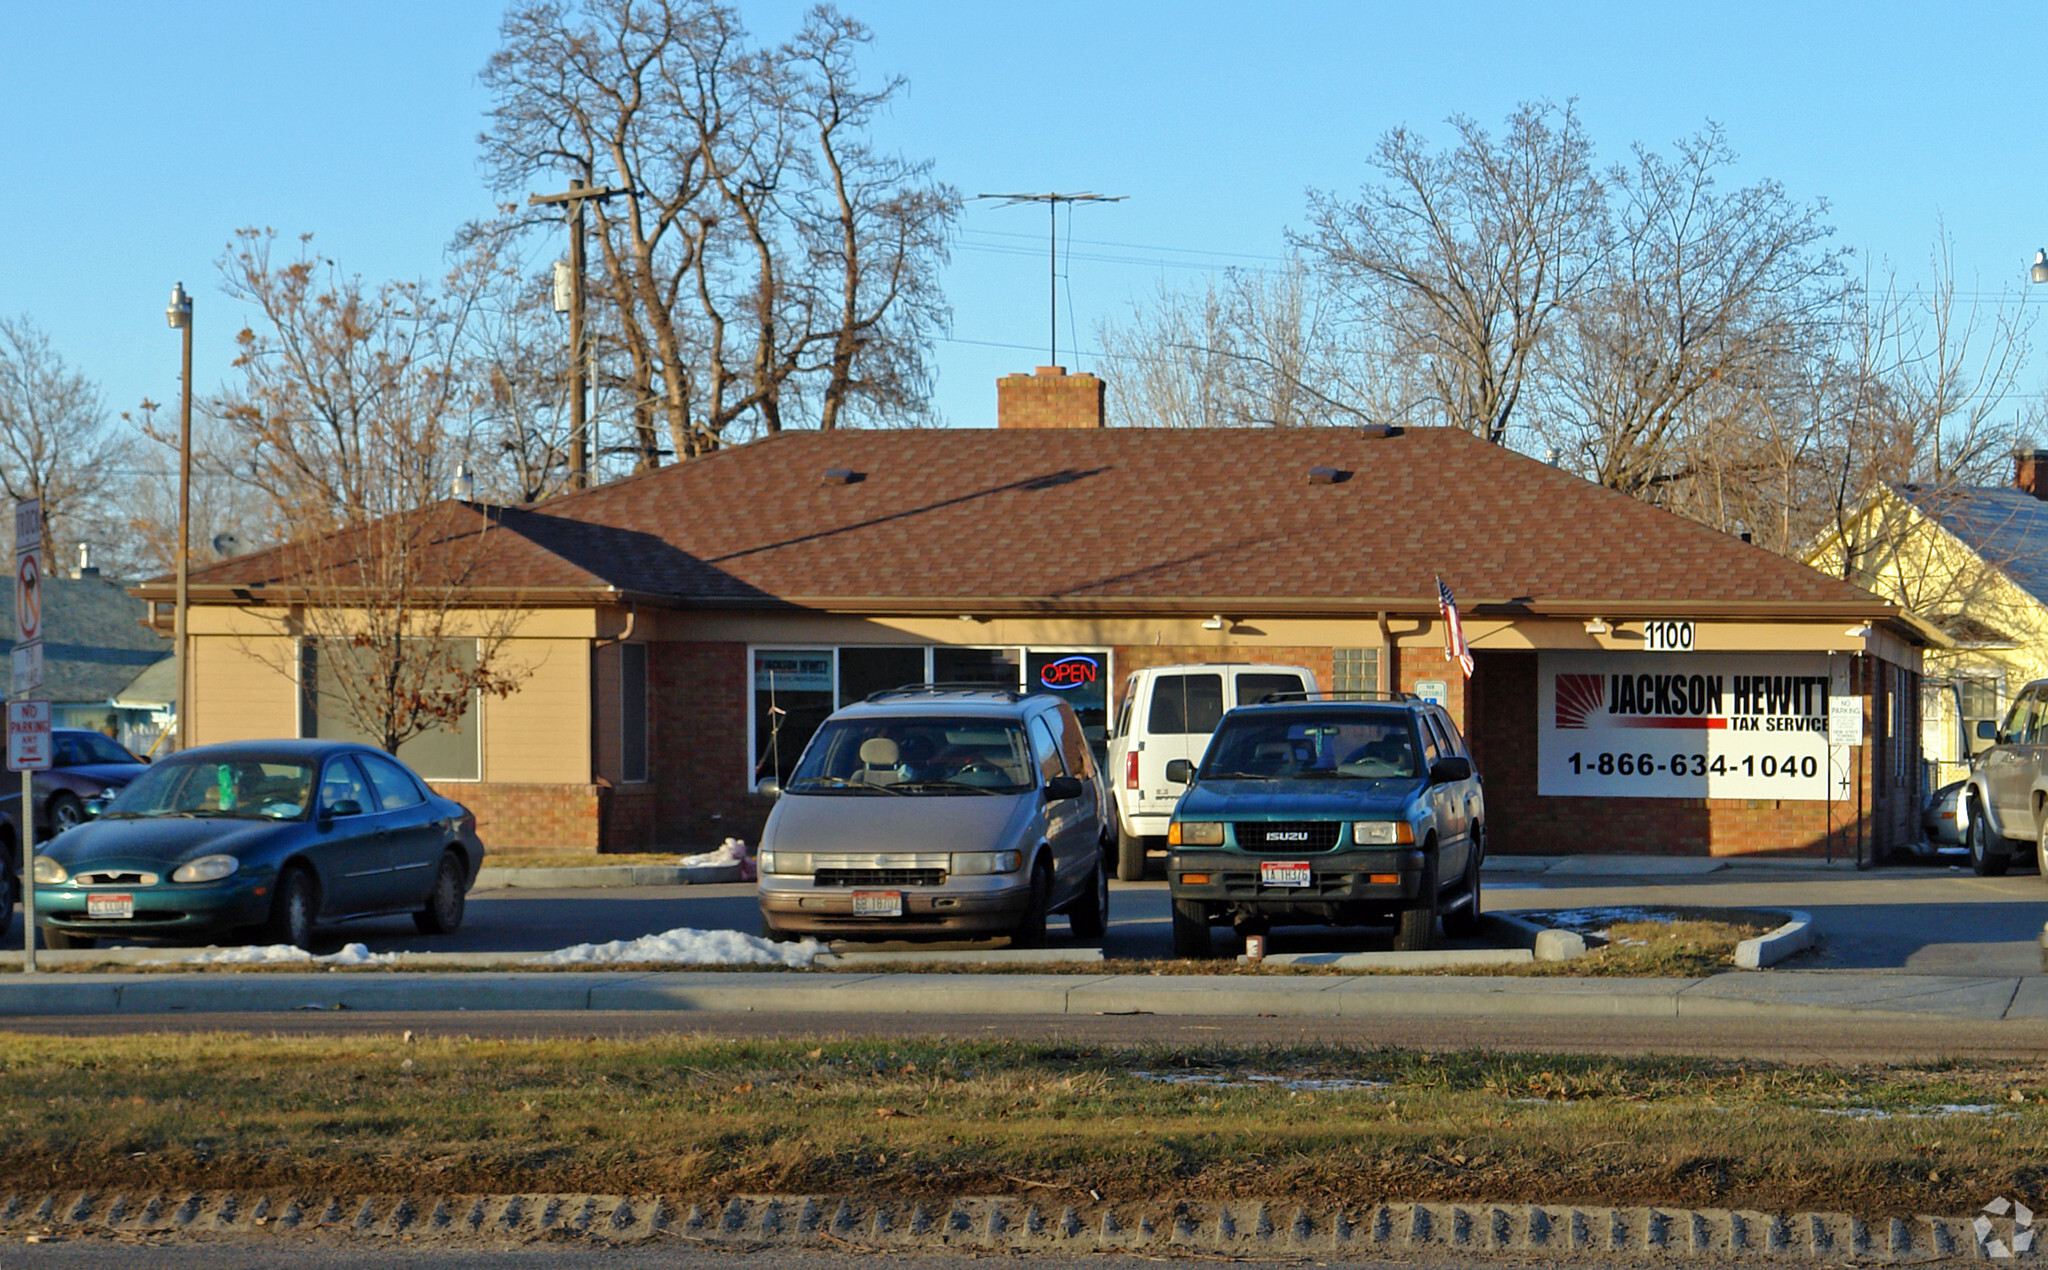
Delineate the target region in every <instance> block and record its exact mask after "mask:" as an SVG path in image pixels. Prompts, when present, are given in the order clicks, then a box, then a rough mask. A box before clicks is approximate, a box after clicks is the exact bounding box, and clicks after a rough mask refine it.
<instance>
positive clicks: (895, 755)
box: [784, 715, 1033, 796]
mask: <svg viewBox="0 0 2048 1270" xmlns="http://www.w3.org/2000/svg"><path fill="white" fill-rule="evenodd" d="M1032 767H1033V759H1032V755H1031V752H1030V748H1029V746H1028V745H1027V743H1026V742H1025V739H1024V729H1023V728H1021V727H1019V726H1018V725H1017V724H1016V723H1014V722H1011V721H1008V720H1004V719H985V718H984V719H976V718H952V717H947V716H939V715H922V716H916V717H891V718H886V719H837V720H834V721H833V722H831V723H827V724H826V725H825V726H824V727H823V728H820V729H819V730H818V733H817V735H816V736H815V737H814V738H813V739H812V741H811V743H810V745H809V746H808V747H807V748H806V749H805V750H804V754H803V759H802V760H801V761H800V762H799V763H798V765H797V768H796V771H795V772H794V773H793V774H792V775H791V776H790V777H789V780H788V781H787V783H786V784H785V786H784V791H785V792H786V793H789V794H793V795H809V794H875V793H887V794H889V795H892V796H895V795H906V794H907V795H922V794H941V795H942V794H972V793H980V792H984V791H988V790H994V791H996V792H998V793H1023V792H1024V791H1025V790H1028V789H1030V788H1032V780H1031V773H1032Z"/></svg>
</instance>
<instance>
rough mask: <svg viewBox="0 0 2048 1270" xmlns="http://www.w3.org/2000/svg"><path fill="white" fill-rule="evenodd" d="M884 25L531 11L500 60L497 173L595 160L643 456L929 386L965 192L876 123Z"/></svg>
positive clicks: (680, 3) (589, 177) (885, 94)
mask: <svg viewBox="0 0 2048 1270" xmlns="http://www.w3.org/2000/svg"><path fill="white" fill-rule="evenodd" d="M868 39H869V35H868V32H867V30H866V28H864V27H862V26H860V25H859V24H858V23H856V22H854V21H853V20H852V19H849V18H846V17H844V16H843V15H840V14H838V13H836V12H835V11H833V10H831V9H829V8H823V7H821V8H818V9H815V10H813V11H812V13H811V14H810V15H809V17H808V18H807V19H806V22H805V25H804V27H803V29H802V31H801V32H800V33H799V34H798V36H797V37H796V38H795V39H793V40H792V41H791V42H790V43H788V44H786V45H783V46H781V47H779V48H758V47H755V46H753V45H751V44H750V43H749V42H748V38H747V35H746V32H745V30H744V28H743V26H742V25H741V23H740V20H739V17H738V15H737V13H736V12H735V11H734V10H733V9H732V8H730V7H728V6H726V5H723V4H720V3H717V2H716V0H589V3H585V4H580V5H575V6H571V5H569V4H565V3H556V2H548V3H541V4H533V5H527V6H524V7H521V8H518V9H515V10H514V11H513V12H512V13H511V14H509V15H508V16H507V18H506V19H505V23H504V27H503V44H502V46H501V48H500V49H499V51H498V53H497V54H496V55H495V56H494V57H493V58H492V59H491V62H490V64H489V65H488V66H487V67H486V68H485V71H484V82H485V84H486V85H487V86H488V87H489V88H490V89H491V91H492V92H493V93H494V94H495V96H496V99H497V104H496V106H495V107H494V108H493V111H492V116H491V119H492V122H491V127H490V129H489V130H488V131H487V132H486V133H485V135H484V137H483V138H482V141H483V146H484V154H485V159H486V162H487V163H488V164H489V166H490V168H491V170H492V172H493V177H494V180H495V181H496V183H497V186H498V188H499V189H501V190H505V191H516V190H520V189H524V188H525V187H526V186H528V185H529V184H530V183H532V182H535V181H538V180H545V181H548V182H551V183H552V182H559V181H564V180H568V179H572V178H573V179H581V180H584V181H587V182H589V183H590V184H591V185H593V186H595V187H602V188H606V189H612V190H617V191H619V193H618V194H616V195H615V196H614V197H612V198H610V199H607V200H604V201H596V200H593V201H592V202H591V203H590V204H589V207H590V213H591V215H592V217H593V220H594V224H595V237H596V241H597V247H598V260H599V269H598V276H597V277H596V278H595V279H594V280H593V286H594V289H595V290H596V292H597V293H598V295H599V298H600V302H601V304H602V305H603V306H604V307H606V308H608V309H609V310H610V315H609V320H610V321H611V322H612V323H613V324H614V327H615V329H616V332H617V337H618V348H619V350H620V351H621V352H622V353H623V354H624V356H625V359H626V360H627V362H628V363H629V365H630V371H629V372H628V373H627V374H624V375H618V376H616V377H617V378H619V379H621V380H624V381H626V382H629V383H630V384H632V385H633V386H634V390H635V391H634V401H633V404H632V409H633V411H634V418H635V422H636V430H635V435H636V438H637V443H638V445H639V446H640V462H641V466H651V465H653V464H654V463H655V462H656V461H658V455H659V450H660V445H659V440H658V432H657V427H658V425H659V427H662V428H665V430H666V432H667V436H668V441H669V444H670V446H671V447H672V449H673V451H674V452H675V453H677V454H681V455H685V456H689V455H696V454H701V453H705V452H707V451H709V450H713V449H716V448H718V447H719V446H720V445H721V444H723V443H724V441H725V438H726V436H727V433H728V430H729V429H735V428H737V429H740V430H741V431H742V432H744V431H745V430H747V429H750V428H759V429H763V430H769V431H772V430H775V429H779V428H781V427H783V426H784V424H785V422H786V421H790V422H803V421H815V422H816V423H817V424H818V425H820V426H825V427H831V426H836V425H838V424H839V423H841V422H844V421H846V420H847V419H849V418H853V417H858V416H861V415H863V414H873V413H877V412H890V413H895V414H901V413H903V412H916V411H919V410H922V409H923V408H924V406H925V403H926V389H927V381H928V373H927V370H926V367H925V362H924V356H925V349H926V346H927V344H928V341H929V339H930V336H931V334H932V332H933V331H934V330H935V329H936V328H937V327H938V326H939V325H940V324H942V323H943V321H944V320H945V309H944V305H943V302H942V300H941V299H940V297H939V292H938V285H937V270H938V267H939V265H941V264H942V263H943V262H944V260H945V253H946V232H947V230H948V228H949V226H950V225H951V223H952V221H953V219H954V218H955V216H956V215H957V212H958V208H959V195H958V193H957V192H956V191H954V190H952V189H951V188H950V187H947V186H943V185H939V184H937V183H935V182H933V181H931V179H930V167H929V165H928V164H925V163H916V162H909V161H906V160H902V159H899V158H895V157H892V156H889V155H886V154H884V153H883V152H881V151H880V150H879V149H877V148H876V147H875V146H874V145H873V143H872V141H871V140H870V139H869V135H868V134H869V130H870V129H871V127H872V124H873V122H874V120H875V118H876V116H877V115H878V114H879V113H880V112H881V111H882V110H883V109H885V108H886V107H887V105H888V104H889V103H890V102H891V101H892V100H893V99H894V98H895V96H896V95H897V94H898V92H899V91H900V89H901V87H902V81H900V80H894V79H892V80H888V81H885V82H884V83H883V84H881V85H879V86H877V87H873V88H867V87H863V86H862V85H861V84H860V82H859V79H858V74H857V67H856V65H855V55H856V54H857V52H858V50H859V48H860V47H861V46H863V45H864V44H865V43H866V42H867V41H868Z"/></svg>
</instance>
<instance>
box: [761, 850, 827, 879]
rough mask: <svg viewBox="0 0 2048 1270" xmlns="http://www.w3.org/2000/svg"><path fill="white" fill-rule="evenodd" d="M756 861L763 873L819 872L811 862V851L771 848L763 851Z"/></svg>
mask: <svg viewBox="0 0 2048 1270" xmlns="http://www.w3.org/2000/svg"><path fill="white" fill-rule="evenodd" d="M754 863H755V866H756V867H757V868H759V870H760V871H761V872H763V873H815V872H817V869H816V868H815V867H813V865H812V864H811V853H810V852H808V851H776V850H774V849H772V848H771V849H768V850H764V851H762V852H761V854H760V855H759V856H758V857H757V858H756V859H755V861H754Z"/></svg>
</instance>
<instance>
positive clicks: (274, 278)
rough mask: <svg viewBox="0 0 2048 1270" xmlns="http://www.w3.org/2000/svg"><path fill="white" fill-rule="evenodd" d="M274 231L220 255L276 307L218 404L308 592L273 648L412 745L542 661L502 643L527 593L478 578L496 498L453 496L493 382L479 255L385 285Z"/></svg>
mask: <svg viewBox="0 0 2048 1270" xmlns="http://www.w3.org/2000/svg"><path fill="white" fill-rule="evenodd" d="M274 239H275V236H274V235H272V234H271V233H269V232H268V231H255V230H245V231H243V232H242V233H241V235H240V236H239V245H238V246H237V247H236V248H234V249H233V250H231V251H230V252H229V253H228V255H226V256H225V257H224V258H223V259H222V261H221V270H222V273H223V274H224V276H225V278H226V280H227V290H228V293H229V294H230V295H232V296H235V297H236V298H238V299H241V300H244V301H246V302H247V303H249V304H250V305H251V306H252V307H254V308H255V309H256V310H257V312H258V313H259V314H260V315H261V318H260V322H259V324H258V325H257V326H252V327H250V328H249V329H246V330H244V331H243V332H242V333H241V334H240V336H239V337H238V343H239V346H240V349H241V353H240V356H238V357H237V359H236V361H235V365H236V367H237V368H238V369H239V370H240V371H241V373H242V379H241V382H240V383H239V384H237V385H235V386H233V387H231V388H230V389H228V390H227V391H225V392H224V393H222V394H221V395H220V397H219V398H217V399H216V400H215V401H214V402H212V403H211V405H210V410H211V413H212V414H213V415H214V416H215V417H216V418H217V419H218V420H219V423H220V425H221V427H222V428H224V429H225V430H226V431H227V433H228V434H229V436H230V437H231V438H233V440H234V442H235V444H236V447H237V451H238V455H240V456H246V461H247V463H248V465H249V466H248V469H247V470H248V472H249V476H248V479H249V480H250V481H251V482H252V483H253V484H254V485H255V486H256V487H258V488H260V489H261V490H263V492H264V493H265V495H266V496H267V498H268V501H269V513H270V520H271V527H272V529H273V530H274V532H275V534H276V537H277V538H278V539H280V540H282V541H283V543H284V545H283V546H281V547H278V548H275V549H273V551H272V552H271V553H270V554H269V556H268V558H267V560H266V561H265V563H267V564H268V565H269V566H270V568H271V569H272V570H273V571H274V578H275V582H276V590H275V592H271V591H270V589H269V588H266V594H272V593H274V594H277V595H279V596H280V597H281V598H283V599H284V600H285V601H287V602H288V603H289V604H290V606H291V607H290V610H289V613H290V616H289V617H288V618H287V619H286V620H285V621H284V623H283V625H282V629H283V630H284V632H285V633H287V634H289V635H291V636H293V637H294V643H295V645H296V647H295V650H294V652H293V653H292V654H290V655H281V654H278V653H276V652H275V651H274V650H266V649H263V648H259V649H257V650H255V655H257V656H259V657H261V658H263V659H264V660H267V661H268V662H269V663H270V664H271V665H272V666H273V668H275V669H277V670H278V671H279V672H280V673H283V674H286V675H288V676H291V677H293V678H295V679H299V680H300V681H301V682H304V681H305V679H306V678H307V677H308V672H309V671H310V672H311V676H310V677H311V678H312V679H313V680H314V681H315V685H316V686H317V700H318V701H319V702H323V703H325V702H332V703H334V705H335V707H336V708H338V709H339V710H340V711H341V712H342V714H343V715H344V716H345V718H346V720H347V722H348V724H349V725H350V726H352V727H353V728H354V729H355V730H356V731H358V732H359V733H361V734H362V735H363V736H365V737H367V738H368V739H369V740H371V741H372V742H374V743H375V744H377V745H380V746H382V747H383V748H385V749H387V750H392V751H395V750H396V749H397V748H398V746H400V745H402V744H404V743H405V742H406V741H408V740H410V739H411V738H413V737H415V736H418V735H420V734H422V733H424V732H427V731H431V730H434V729H436V728H446V727H449V726H451V725H452V724H454V723H455V722H457V721H459V720H460V719H461V717H462V715H463V714H464V712H465V711H466V710H467V709H468V705H469V701H470V699H471V694H473V693H477V692H485V693H494V694H500V695H502V694H505V693H509V692H512V691H513V690H515V689H516V688H517V687H518V685H519V684H520V683H521V682H522V681H523V680H524V678H525V675H526V671H525V669H524V668H523V667H519V666H516V665H507V664H505V658H504V655H503V654H504V652H505V646H506V641H507V640H508V639H509V638H510V637H511V636H512V634H513V632H514V630H515V629H516V626H517V622H518V611H519V607H520V605H519V602H518V598H517V596H516V595H515V594H511V593H506V592H494V593H492V594H491V595H490V597H489V607H486V597H485V595H484V594H483V593H482V591H481V589H480V587H479V579H480V578H481V577H482V571H483V570H485V569H486V568H487V566H488V562H489V557H490V549H491V547H492V545H493V541H494V536H495V530H494V527H493V521H492V519H491V516H490V514H489V512H488V510H487V509H486V508H484V507H481V506H478V505H473V504H468V503H462V502H457V501H454V500H451V499H447V498H443V497H442V496H441V491H442V490H444V489H446V488H447V485H446V482H447V480H448V478H449V476H450V474H451V472H452V469H453V466H454V463H455V459H456V455H457V454H458V453H459V452H460V450H461V449H462V448H463V447H464V445H465V444H466V442H467V439H468V433H467V427H468V423H469V420H470V418H471V414H472V412H473V411H474V410H475V408H476V405H477V401H478V395H479V394H478V389H477V387H476V385H474V384H472V383H471V382H470V381H469V380H468V379H467V378H466V376H465V374H464V370H465V354H464V343H463V342H464V335H465V332H466V330H467V324H468V322H469V321H470V319H471V317H472V312H473V306H474V299H475V294H476V288H477V286H478V285H480V284H479V281H478V275H477V274H476V272H475V271H474V267H473V266H474V262H470V261H466V262H465V265H464V267H463V268H459V269H458V270H457V271H456V272H455V273H453V274H451V275H450V278H449V280H448V281H447V282H446V283H445V284H443V285H442V286H441V287H438V288H437V287H433V286H429V285H427V284H425V283H418V282H414V283H392V284H388V285H386V286H383V287H378V288H370V287H367V286H365V285H364V284H363V282H362V281H361V279H360V278H357V277H355V276H354V275H349V274H344V273H342V272H341V271H340V270H338V269H337V268H336V267H335V266H334V264H333V262H331V261H327V260H324V259H323V258H321V257H317V256H315V255H313V254H311V251H310V247H309V246H308V245H307V243H308V240H306V239H302V240H301V249H300V252H299V254H298V256H297V258H296V259H293V260H291V261H289V262H284V263H279V262H277V261H275V260H273V258H272V255H271V248H272V245H273V242H274Z"/></svg>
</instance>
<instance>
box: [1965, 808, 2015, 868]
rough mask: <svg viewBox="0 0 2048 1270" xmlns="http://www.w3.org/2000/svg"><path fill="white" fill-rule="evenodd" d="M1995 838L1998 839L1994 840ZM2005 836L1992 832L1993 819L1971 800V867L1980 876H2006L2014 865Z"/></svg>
mask: <svg viewBox="0 0 2048 1270" xmlns="http://www.w3.org/2000/svg"><path fill="white" fill-rule="evenodd" d="M1994 838H1995V839H1996V841H1994ZM2005 848H2006V841H2005V839H2004V838H2003V837H2000V836H1998V835H1995V834H1993V833H1992V832H1991V821H1990V819H1989V818H1988V817H1986V816H1985V815H1984V809H1983V808H1982V807H1979V806H1978V805H1977V800H1976V799H1974V798H1973V799H1971V800H1970V869H1971V871H1972V872H1974V873H1976V875H1977V876H1978V877H1980V878H1995V877H2003V876H2005V871H2006V869H2007V868H2009V867H2010V866H2011V865H2012V855H2011V853H2010V852H2008V851H2007V850H2006V849H2005Z"/></svg>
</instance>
